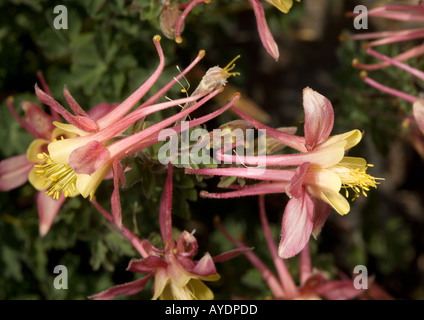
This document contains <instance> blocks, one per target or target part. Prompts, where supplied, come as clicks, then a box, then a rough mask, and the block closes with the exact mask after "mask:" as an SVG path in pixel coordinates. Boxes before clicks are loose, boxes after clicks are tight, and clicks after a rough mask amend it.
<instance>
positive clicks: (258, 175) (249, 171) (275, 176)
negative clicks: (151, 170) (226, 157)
mask: <svg viewBox="0 0 424 320" xmlns="http://www.w3.org/2000/svg"><path fill="white" fill-rule="evenodd" d="M185 172H186V173H189V174H202V175H218V176H227V177H242V178H248V179H257V180H269V181H286V182H288V181H290V180H291V179H292V178H293V176H294V173H295V171H294V170H276V169H266V170H264V169H259V168H216V169H197V170H194V169H186V171H185Z"/></svg>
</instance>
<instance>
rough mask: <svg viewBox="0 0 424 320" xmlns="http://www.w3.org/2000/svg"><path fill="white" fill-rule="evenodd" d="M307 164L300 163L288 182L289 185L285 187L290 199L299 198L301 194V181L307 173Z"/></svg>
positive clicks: (302, 191)
mask: <svg viewBox="0 0 424 320" xmlns="http://www.w3.org/2000/svg"><path fill="white" fill-rule="evenodd" d="M308 167H309V162H305V163H302V164H301V165H300V166H299V167H298V168H297V169H296V172H295V174H294V176H293V178H292V179H291V180H290V183H289V184H288V185H287V188H286V192H287V194H288V195H289V196H290V197H294V198H300V197H301V196H302V195H303V193H304V189H303V180H304V178H305V175H306V172H307V171H308Z"/></svg>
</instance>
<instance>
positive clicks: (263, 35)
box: [164, 0, 300, 61]
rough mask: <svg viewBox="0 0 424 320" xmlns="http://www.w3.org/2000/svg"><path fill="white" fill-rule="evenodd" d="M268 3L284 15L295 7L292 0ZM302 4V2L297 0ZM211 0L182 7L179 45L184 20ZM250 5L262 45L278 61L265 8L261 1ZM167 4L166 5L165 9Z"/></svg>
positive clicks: (252, 0)
mask: <svg viewBox="0 0 424 320" xmlns="http://www.w3.org/2000/svg"><path fill="white" fill-rule="evenodd" d="M265 1H266V2H268V3H270V4H272V5H273V6H275V7H276V8H278V9H279V10H281V11H282V12H284V13H287V12H289V10H290V8H291V7H292V5H293V1H292V0H265ZM296 1H298V2H300V0H296ZM209 2H211V0H192V1H188V2H186V3H184V4H182V5H180V9H184V11H183V12H182V13H181V15H180V16H179V19H178V22H177V24H176V27H175V41H176V42H177V43H181V42H182V41H183V39H182V38H181V32H182V29H183V26H184V20H185V18H186V17H187V15H188V14H189V13H190V11H191V10H193V8H194V7H195V6H197V5H199V4H202V3H209ZM249 2H250V4H251V5H252V8H253V11H254V13H255V17H256V23H257V27H258V32H259V37H260V39H261V41H262V45H263V46H264V48H265V50H266V51H267V52H268V53H269V54H270V55H271V56H272V57H273V58H274V59H275V60H276V61H277V60H278V58H279V56H280V54H279V51H278V46H277V43H276V42H275V40H274V37H273V36H272V34H271V31H270V30H269V27H268V24H267V22H266V18H265V11H264V8H263V6H262V4H261V2H260V1H259V0H249ZM166 5H167V4H166V3H165V4H164V7H165V6H166Z"/></svg>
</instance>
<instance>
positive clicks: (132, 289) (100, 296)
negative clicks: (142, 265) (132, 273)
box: [88, 273, 153, 300]
mask: <svg viewBox="0 0 424 320" xmlns="http://www.w3.org/2000/svg"><path fill="white" fill-rule="evenodd" d="M152 275H153V273H152V274H149V275H147V276H145V277H144V278H141V279H138V280H135V281H131V282H127V283H124V284H119V285H117V286H114V287H112V288H109V289H107V290H105V291H103V292H100V293H97V294H95V295H92V296H89V297H88V298H89V299H93V300H110V299H113V298H115V297H116V296H119V295H132V294H136V293H138V292H140V291H141V290H143V289H144V287H145V286H146V283H147V281H148V280H149V279H150V277H152Z"/></svg>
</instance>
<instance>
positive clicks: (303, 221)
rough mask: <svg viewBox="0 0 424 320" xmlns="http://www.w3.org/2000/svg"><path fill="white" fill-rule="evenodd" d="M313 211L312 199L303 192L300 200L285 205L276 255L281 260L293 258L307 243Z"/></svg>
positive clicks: (293, 200) (293, 199)
mask: <svg viewBox="0 0 424 320" xmlns="http://www.w3.org/2000/svg"><path fill="white" fill-rule="evenodd" d="M313 210H314V207H313V202H312V199H311V198H310V196H309V195H308V194H307V193H306V192H305V191H304V192H303V195H302V196H301V197H300V198H292V199H290V201H289V202H288V203H287V205H286V209H285V210H284V215H283V222H282V226H281V241H280V245H279V247H278V255H279V256H280V257H281V258H283V259H286V258H290V257H293V256H295V255H296V254H298V253H299V252H300V251H301V250H302V249H303V248H304V247H305V245H306V244H307V243H308V241H309V238H310V236H311V232H312V228H313V223H312V216H313Z"/></svg>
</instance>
